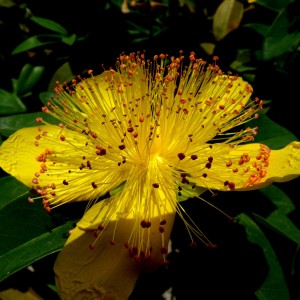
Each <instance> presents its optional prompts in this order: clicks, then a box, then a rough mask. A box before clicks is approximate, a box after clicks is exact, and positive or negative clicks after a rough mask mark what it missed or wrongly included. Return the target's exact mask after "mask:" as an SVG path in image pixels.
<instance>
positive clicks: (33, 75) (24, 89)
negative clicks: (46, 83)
mask: <svg viewBox="0 0 300 300" xmlns="http://www.w3.org/2000/svg"><path fill="white" fill-rule="evenodd" d="M44 69H45V67H44V66H33V65H31V64H26V65H24V67H23V68H22V70H21V73H20V76H19V79H18V81H17V87H16V90H15V92H16V94H17V95H18V96H20V97H21V96H24V95H26V94H27V93H28V92H30V90H31V89H32V87H34V86H35V85H36V84H37V82H38V81H39V80H40V78H41V76H42V74H43V72H44Z"/></svg>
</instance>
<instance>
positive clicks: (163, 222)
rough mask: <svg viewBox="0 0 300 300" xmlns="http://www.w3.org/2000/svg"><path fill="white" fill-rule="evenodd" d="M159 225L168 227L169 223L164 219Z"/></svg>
mask: <svg viewBox="0 0 300 300" xmlns="http://www.w3.org/2000/svg"><path fill="white" fill-rule="evenodd" d="M159 224H160V225H166V224H167V221H166V220H165V219H163V220H161V221H160V222H159Z"/></svg>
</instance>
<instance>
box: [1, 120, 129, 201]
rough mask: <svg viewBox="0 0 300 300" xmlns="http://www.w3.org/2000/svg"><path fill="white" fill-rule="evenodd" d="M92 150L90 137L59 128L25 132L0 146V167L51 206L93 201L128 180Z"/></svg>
mask: <svg viewBox="0 0 300 300" xmlns="http://www.w3.org/2000/svg"><path fill="white" fill-rule="evenodd" d="M95 147H96V146H95V144H93V141H92V140H91V138H90V137H88V136H86V135H85V134H82V133H78V132H76V131H73V130H68V129H66V128H61V127H60V126H54V125H45V126H40V127H32V128H24V129H21V130H18V131H17V132H16V133H14V134H13V135H12V136H10V137H9V138H8V139H7V140H6V141H5V142H4V143H3V144H2V145H1V148H0V166H1V167H2V168H3V170H4V171H6V172H7V173H9V174H11V175H13V176H14V177H16V178H17V179H18V180H19V181H21V182H22V183H24V184H25V185H27V186H28V187H29V188H32V189H34V190H36V191H38V192H39V194H40V195H41V196H42V198H43V199H44V198H47V199H46V200H47V203H49V204H51V205H54V206H55V205H58V204H61V203H65V202H69V201H78V200H93V199H97V198H98V197H99V196H101V195H103V194H105V193H107V192H108V191H109V190H111V189H112V188H114V187H116V186H118V185H120V184H121V183H122V182H123V181H125V180H126V178H127V176H126V172H114V170H117V168H113V167H115V166H116V162H115V161H112V160H110V159H109V158H107V157H106V156H104V155H103V156H99V155H97V154H96V153H95V152H96V150H97V149H96V148H95ZM108 170H109V171H108ZM95 174H97V176H95Z"/></svg>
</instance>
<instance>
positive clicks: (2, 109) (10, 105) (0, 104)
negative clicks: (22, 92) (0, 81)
mask: <svg viewBox="0 0 300 300" xmlns="http://www.w3.org/2000/svg"><path fill="white" fill-rule="evenodd" d="M25 111H26V106H25V105H24V104H23V102H22V101H21V99H20V98H19V97H18V96H17V95H16V94H14V93H11V92H8V91H6V90H3V89H0V115H9V114H16V113H21V112H25Z"/></svg>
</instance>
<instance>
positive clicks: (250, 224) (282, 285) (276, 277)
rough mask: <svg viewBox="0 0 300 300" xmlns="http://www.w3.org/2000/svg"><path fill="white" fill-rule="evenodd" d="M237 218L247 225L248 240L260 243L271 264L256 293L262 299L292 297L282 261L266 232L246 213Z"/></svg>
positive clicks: (276, 299)
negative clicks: (282, 267) (280, 261)
mask: <svg viewBox="0 0 300 300" xmlns="http://www.w3.org/2000/svg"><path fill="white" fill-rule="evenodd" d="M236 220H237V222H238V223H239V224H242V225H243V226H244V227H245V229H246V232H247V237H248V240H249V241H250V242H251V243H255V244H258V245H259V246H260V247H261V248H262V249H263V252H264V255H265V257H266V260H267V263H268V265H269V274H268V276H267V278H266V280H265V282H264V283H263V284H262V286H261V287H260V288H259V289H258V290H257V291H256V292H255V295H256V296H257V297H258V299H260V300H282V299H286V300H288V299H290V297H289V291H288V288H287V285H286V282H285V278H284V275H283V272H282V269H281V266H280V263H279V262H278V258H277V256H276V254H275V252H274V251H273V249H272V246H271V244H270V243H269V241H268V240H267V238H266V237H265V235H264V233H263V232H262V231H261V230H260V228H259V227H258V226H257V225H256V224H255V222H254V221H253V220H252V219H251V218H250V217H249V216H247V215H246V214H240V215H238V216H237V219H236Z"/></svg>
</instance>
